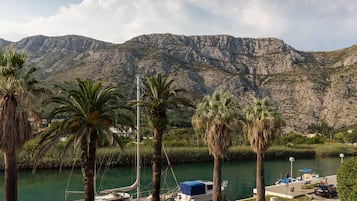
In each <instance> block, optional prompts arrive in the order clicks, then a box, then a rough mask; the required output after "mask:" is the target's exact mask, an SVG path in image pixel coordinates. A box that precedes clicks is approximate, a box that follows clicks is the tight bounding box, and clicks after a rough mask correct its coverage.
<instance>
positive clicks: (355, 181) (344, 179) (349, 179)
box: [337, 157, 357, 201]
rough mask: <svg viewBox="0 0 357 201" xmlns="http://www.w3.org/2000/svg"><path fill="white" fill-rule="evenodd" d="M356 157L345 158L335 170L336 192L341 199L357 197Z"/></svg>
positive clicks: (343, 200)
mask: <svg viewBox="0 0 357 201" xmlns="http://www.w3.org/2000/svg"><path fill="white" fill-rule="evenodd" d="M356 175H357V157H353V158H351V159H349V160H345V161H344V162H343V163H342V164H341V167H340V168H339V169H338V170H337V183H338V185H337V192H338V197H339V198H340V200H341V201H353V200H356V198H357V177H356Z"/></svg>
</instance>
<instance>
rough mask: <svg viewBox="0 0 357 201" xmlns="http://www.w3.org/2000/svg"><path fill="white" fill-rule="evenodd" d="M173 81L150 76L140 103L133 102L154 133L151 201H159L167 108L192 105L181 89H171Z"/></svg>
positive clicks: (160, 75) (144, 86) (159, 75)
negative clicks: (146, 118) (144, 114)
mask: <svg viewBox="0 0 357 201" xmlns="http://www.w3.org/2000/svg"><path fill="white" fill-rule="evenodd" d="M173 82H174V80H168V77H165V76H163V75H162V74H161V73H159V74H157V76H150V77H149V78H148V79H147V80H146V81H145V82H143V90H142V91H143V92H142V100H141V101H133V103H135V104H136V105H139V106H141V107H142V108H143V112H144V113H146V115H147V116H148V121H149V126H150V127H152V129H153V132H154V154H153V158H152V171H153V176H152V197H153V199H152V200H153V201H160V177H161V161H162V158H161V154H162V153H161V148H162V135H163V133H164V130H165V128H166V126H167V123H168V118H167V116H166V112H167V110H168V108H172V107H174V108H178V107H179V106H180V105H186V106H192V107H193V103H192V102H191V101H190V100H189V99H187V98H185V97H183V96H180V95H179V94H180V92H182V91H183V90H182V89H173V86H172V84H173Z"/></svg>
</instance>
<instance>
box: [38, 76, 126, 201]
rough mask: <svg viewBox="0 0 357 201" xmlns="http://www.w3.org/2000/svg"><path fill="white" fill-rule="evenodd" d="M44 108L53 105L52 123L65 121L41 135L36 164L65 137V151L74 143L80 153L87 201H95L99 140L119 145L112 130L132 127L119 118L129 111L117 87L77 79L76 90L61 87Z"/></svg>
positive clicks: (71, 87) (50, 114)
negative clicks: (127, 126)
mask: <svg viewBox="0 0 357 201" xmlns="http://www.w3.org/2000/svg"><path fill="white" fill-rule="evenodd" d="M45 104H53V109H52V110H51V111H50V113H49V116H48V119H49V121H51V119H53V118H56V117H59V116H60V117H62V121H61V122H60V123H59V124H57V125H55V126H51V127H49V128H48V129H47V130H46V131H44V132H43V133H41V140H40V142H39V146H38V147H36V150H37V151H36V152H35V156H36V157H35V161H36V164H37V161H38V160H39V158H40V157H41V156H43V155H44V154H45V153H46V152H47V151H48V149H49V148H50V147H51V145H53V144H55V143H56V142H58V140H60V139H61V138H62V137H64V136H66V137H67V138H68V139H67V145H66V148H65V149H66V150H67V149H68V147H69V146H70V145H71V144H73V143H74V144H75V146H79V148H80V150H81V167H82V174H83V185H84V200H85V201H93V200H94V199H95V192H94V189H95V188H94V176H95V159H96V148H97V143H98V140H101V139H108V140H109V141H110V142H118V143H120V142H119V138H118V136H116V135H115V134H113V133H112V132H111V131H110V130H109V129H110V127H111V126H116V125H117V123H122V124H128V123H129V119H128V116H126V115H124V114H119V111H120V109H125V108H126V107H125V103H124V102H123V101H122V95H121V94H120V93H119V92H118V90H117V88H115V87H111V86H108V87H102V85H101V83H94V82H93V81H91V80H80V79H77V86H76V87H74V86H73V85H71V84H70V83H68V82H66V83H65V84H64V85H63V86H60V92H59V94H58V95H57V96H54V97H51V98H49V99H48V100H46V101H45Z"/></svg>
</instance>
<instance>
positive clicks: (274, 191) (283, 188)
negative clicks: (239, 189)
mask: <svg viewBox="0 0 357 201" xmlns="http://www.w3.org/2000/svg"><path fill="white" fill-rule="evenodd" d="M314 181H318V182H320V181H325V182H326V181H327V183H329V184H334V185H336V184H337V180H336V175H331V176H326V177H320V178H317V179H315V180H314ZM304 183H305V181H299V182H294V183H290V184H287V185H280V184H278V185H272V186H266V187H265V194H266V195H270V196H277V197H282V198H288V199H294V198H297V197H301V196H304V195H309V194H312V193H313V192H314V189H302V188H301V187H302V185H303V184H304ZM292 187H293V188H294V190H293V191H292V190H291V188H292ZM253 194H256V189H253Z"/></svg>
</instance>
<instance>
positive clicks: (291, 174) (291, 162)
mask: <svg viewBox="0 0 357 201" xmlns="http://www.w3.org/2000/svg"><path fill="white" fill-rule="evenodd" d="M289 161H290V177H291V178H293V162H294V161H295V158H294V157H292V156H290V157H289Z"/></svg>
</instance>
